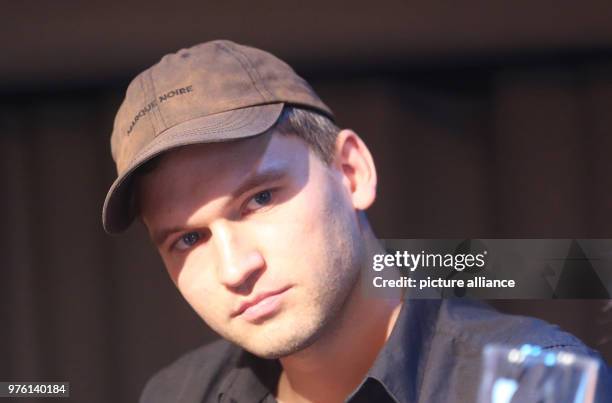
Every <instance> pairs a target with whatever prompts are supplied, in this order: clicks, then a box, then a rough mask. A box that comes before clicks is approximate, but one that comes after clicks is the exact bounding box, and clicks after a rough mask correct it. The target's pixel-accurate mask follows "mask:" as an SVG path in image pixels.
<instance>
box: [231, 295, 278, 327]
mask: <svg viewBox="0 0 612 403" xmlns="http://www.w3.org/2000/svg"><path fill="white" fill-rule="evenodd" d="M289 288H290V287H284V288H281V289H278V290H275V291H266V292H262V293H260V294H257V295H256V296H255V297H253V298H251V299H248V300H246V301H243V302H241V303H240V304H239V305H238V307H237V308H236V309H235V310H234V311H232V313H231V317H232V318H234V317H237V316H242V317H243V318H244V319H245V320H247V321H249V322H257V321H259V320H261V319H264V318H266V317H268V316H270V315H272V314H274V313H276V312H277V311H278V309H279V308H280V305H281V301H282V296H283V294H284V293H285V291H287V290H288V289H289Z"/></svg>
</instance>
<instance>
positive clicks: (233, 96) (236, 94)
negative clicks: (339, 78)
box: [102, 40, 333, 233]
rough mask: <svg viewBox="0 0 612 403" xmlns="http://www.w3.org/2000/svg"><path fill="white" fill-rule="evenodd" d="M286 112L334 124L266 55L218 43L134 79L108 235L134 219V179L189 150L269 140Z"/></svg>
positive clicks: (121, 132) (118, 147) (119, 143)
mask: <svg viewBox="0 0 612 403" xmlns="http://www.w3.org/2000/svg"><path fill="white" fill-rule="evenodd" d="M285 105H294V106H298V107H304V108H307V109H311V110H314V111H317V112H320V113H322V114H324V115H326V116H328V117H330V118H332V119H333V113H332V111H331V110H330V109H329V108H328V107H327V106H326V105H325V104H324V103H323V102H322V101H321V99H320V98H319V97H318V96H317V94H316V93H315V92H314V90H313V89H312V88H311V87H310V85H309V84H308V83H307V82H306V81H305V80H304V79H303V78H301V77H300V76H298V75H297V74H296V73H295V72H294V71H293V69H292V68H291V67H290V66H289V65H287V64H286V63H285V62H283V61H282V60H280V59H278V58H277V57H275V56H273V55H272V54H270V53H268V52H265V51H262V50H259V49H255V48H252V47H248V46H244V45H239V44H236V43H234V42H230V41H227V40H216V41H211V42H206V43H202V44H199V45H196V46H194V47H191V48H189V49H181V50H179V51H178V52H176V53H172V54H168V55H166V56H164V57H163V58H162V59H161V60H160V61H159V62H158V63H157V64H155V65H154V66H152V67H150V68H149V69H147V70H145V71H143V72H142V73H140V74H139V75H138V76H136V78H134V80H132V82H131V83H130V84H129V86H128V89H127V91H126V94H125V99H124V101H123V103H122V104H121V106H120V107H119V110H118V112H117V115H116V116H115V123H114V126H113V132H112V135H111V153H112V156H113V160H114V161H115V164H116V167H117V179H116V180H115V181H114V183H113V184H112V185H111V187H110V189H109V191H108V193H107V195H106V199H105V201H104V207H103V209H102V225H103V227H104V230H105V231H106V232H108V233H119V232H122V231H124V230H125V229H127V228H128V227H129V225H130V224H131V222H132V221H133V220H134V216H135V206H134V202H133V196H132V194H133V192H132V182H133V177H134V173H135V172H136V171H137V170H138V168H139V167H141V166H142V165H143V164H145V163H146V162H147V161H149V160H151V159H153V158H155V157H157V156H159V155H161V154H163V153H165V152H167V151H169V150H172V149H175V148H178V147H182V146H186V145H189V144H199V143H207V142H218V141H228V140H233V139H240V138H246V137H252V136H256V135H258V134H261V133H264V132H265V131H267V130H268V129H270V128H271V127H272V126H273V125H274V123H275V122H276V121H277V120H278V118H279V117H280V115H281V113H282V110H283V107H284V106H285Z"/></svg>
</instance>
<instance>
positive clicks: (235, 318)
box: [139, 134, 364, 358]
mask: <svg viewBox="0 0 612 403" xmlns="http://www.w3.org/2000/svg"><path fill="white" fill-rule="evenodd" d="M349 182H350V181H348V180H347V178H346V177H345V173H344V172H343V169H342V168H341V167H340V166H339V165H337V164H332V165H330V166H328V165H326V164H324V163H323V162H321V160H320V159H319V158H318V157H317V156H316V155H315V154H314V153H313V152H312V151H310V149H309V147H308V145H307V144H306V143H305V142H304V141H302V140H301V139H299V138H298V137H296V136H288V135H280V134H265V135H261V136H257V137H254V138H250V139H244V140H238V141H232V142H225V143H217V144H205V145H193V146H187V147H184V148H181V149H178V150H176V151H172V152H169V153H167V154H166V155H165V156H164V157H162V158H161V159H160V161H159V164H158V165H157V166H156V168H155V169H154V170H153V171H152V172H151V173H149V174H147V175H145V176H144V177H143V178H142V179H141V181H140V182H139V200H140V207H141V214H142V219H143V221H144V223H145V225H146V226H147V228H148V230H149V233H150V234H151V237H152V239H153V241H154V242H155V244H156V245H157V248H158V250H159V252H160V254H161V257H162V259H163V261H164V263H165V265H166V268H167V270H168V273H169V274H170V277H171V278H172V280H173V281H174V283H175V284H176V286H177V287H178V289H179V290H180V292H181V294H182V295H183V297H184V298H185V299H186V300H187V301H188V302H189V304H190V305H191V306H192V307H193V308H194V310H195V311H196V312H197V313H198V314H199V315H200V316H201V317H202V318H203V319H204V320H205V321H206V323H208V325H209V326H210V327H211V328H213V330H215V331H216V332H218V333H219V334H220V335H221V336H222V337H224V338H226V339H228V340H230V341H233V342H234V343H236V344H239V345H241V346H243V347H244V348H246V349H247V350H249V351H251V352H253V353H255V354H257V355H260V356H262V357H269V358H271V357H281V356H286V355H289V354H292V353H294V352H296V351H299V350H301V349H303V348H305V347H308V346H309V345H310V344H312V343H313V342H315V341H316V340H318V339H319V338H320V337H321V336H323V335H324V334H325V333H326V332H329V331H332V326H333V324H334V322H336V321H334V319H335V318H336V317H337V316H338V314H339V313H340V312H341V311H342V310H343V308H344V307H345V304H346V302H347V301H348V300H349V299H351V298H353V296H351V297H350V298H349V296H350V295H354V294H351V291H352V290H353V289H355V288H356V287H355V284H356V282H357V281H358V277H359V271H360V264H361V263H362V261H363V259H364V256H363V254H364V250H363V243H364V240H363V236H362V233H361V229H360V225H359V220H358V212H357V211H356V210H355V207H354V205H353V202H352V198H351V189H350V187H351V186H350V184H349Z"/></svg>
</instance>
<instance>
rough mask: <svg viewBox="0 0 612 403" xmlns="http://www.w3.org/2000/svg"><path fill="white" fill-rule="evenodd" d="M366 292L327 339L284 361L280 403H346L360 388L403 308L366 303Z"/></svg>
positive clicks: (395, 302)
mask: <svg viewBox="0 0 612 403" xmlns="http://www.w3.org/2000/svg"><path fill="white" fill-rule="evenodd" d="M374 241H375V240H374ZM375 244H376V245H377V243H376V242H375ZM379 248H380V247H379V246H378V247H377V248H376V249H379ZM376 253H378V252H376ZM361 287H362V285H361V284H357V285H356V286H355V288H354V289H353V291H352V293H351V295H350V297H349V298H348V301H347V304H346V306H345V307H344V309H343V310H342V311H341V312H340V314H339V315H338V318H336V319H335V322H334V324H333V327H332V328H330V329H328V331H326V333H325V335H323V336H322V337H320V338H319V339H318V340H317V341H316V342H315V343H314V344H313V345H311V346H310V347H308V348H306V349H304V350H301V351H299V352H297V353H295V354H292V355H291V356H287V357H283V358H281V359H280V362H281V364H282V367H283V371H282V373H281V376H280V378H279V382H278V390H277V398H278V400H279V401H280V402H283V403H286V402H320V403H332V402H343V401H344V400H345V399H346V398H347V397H348V395H349V394H350V393H351V392H352V391H353V390H355V388H356V387H357V386H359V384H360V383H361V381H362V380H363V378H364V377H365V375H366V373H367V372H368V370H369V369H370V367H371V366H372V364H373V363H374V360H375V359H376V356H377V355H378V353H379V352H380V350H381V349H382V347H383V346H384V344H385V342H386V341H387V339H388V338H389V335H390V334H391V331H392V330H393V326H394V325H395V321H396V319H397V316H398V314H399V310H400V308H401V300H400V299H399V298H398V299H383V298H364V295H363V291H362V290H361Z"/></svg>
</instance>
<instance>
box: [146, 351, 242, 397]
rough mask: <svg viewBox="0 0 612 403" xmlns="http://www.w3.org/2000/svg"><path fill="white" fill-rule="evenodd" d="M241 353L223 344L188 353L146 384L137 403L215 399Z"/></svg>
mask: <svg viewBox="0 0 612 403" xmlns="http://www.w3.org/2000/svg"><path fill="white" fill-rule="evenodd" d="M241 351H242V350H241V349H240V348H239V347H237V346H236V345H234V344H231V343H229V342H227V341H225V340H218V341H215V342H212V343H210V344H206V345H204V346H202V347H200V348H198V349H195V350H193V351H190V352H189V353H187V354H185V355H183V356H182V357H180V358H179V359H177V360H176V361H175V362H173V363H172V364H170V365H169V366H167V367H166V368H163V369H162V370H160V371H159V372H157V373H156V374H155V375H154V376H153V377H152V378H151V379H150V380H149V381H148V382H147V384H146V386H145V388H144V390H143V392H142V395H141V397H140V403H157V402H160V403H161V402H185V403H187V402H198V403H199V402H201V401H207V400H208V398H209V397H213V398H214V397H216V393H217V387H218V386H219V385H218V384H219V383H220V382H221V381H222V380H223V379H224V376H225V375H226V374H227V373H228V372H229V371H230V370H232V369H233V368H234V367H235V365H236V362H237V360H238V358H239V356H240V353H241Z"/></svg>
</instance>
